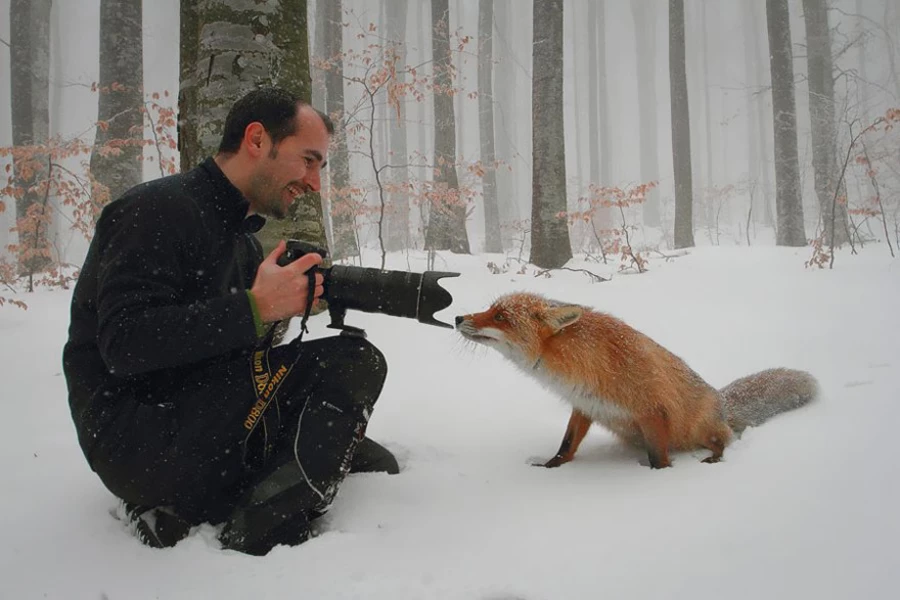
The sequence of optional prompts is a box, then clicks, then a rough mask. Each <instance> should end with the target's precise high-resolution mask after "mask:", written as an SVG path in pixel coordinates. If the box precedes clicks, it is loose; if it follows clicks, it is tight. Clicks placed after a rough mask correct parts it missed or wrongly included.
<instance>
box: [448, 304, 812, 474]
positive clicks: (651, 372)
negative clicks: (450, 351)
mask: <svg viewBox="0 0 900 600" xmlns="http://www.w3.org/2000/svg"><path fill="white" fill-rule="evenodd" d="M456 326H457V330H458V331H459V333H460V334H462V335H463V336H464V337H465V338H466V339H469V340H472V341H474V342H478V343H481V344H484V345H487V346H490V347H492V348H495V349H496V350H498V351H499V352H500V353H501V354H503V355H504V356H506V357H507V358H508V359H510V360H511V361H512V362H514V363H515V364H516V365H517V366H518V367H520V368H521V369H523V370H524V371H525V372H527V373H528V374H530V375H532V376H534V377H536V378H537V379H538V380H540V381H541V382H542V383H544V384H545V385H546V386H547V387H548V388H550V389H551V390H552V391H555V392H556V393H558V394H559V395H560V396H562V397H563V399H565V400H567V401H568V402H570V403H571V404H572V406H573V409H572V415H571V417H570V418H569V424H568V426H567V428H566V433H565V435H564V436H563V440H562V443H561V444H560V447H559V451H558V452H557V453H556V455H555V456H554V457H553V458H551V459H550V460H549V461H547V462H546V463H543V464H544V466H546V467H556V466H559V465H561V464H563V463H566V462H568V461H570V460H572V458H573V457H574V456H575V452H576V451H577V450H578V446H579V445H580V444H581V441H582V440H583V439H584V436H585V435H586V434H587V431H588V429H589V428H590V426H591V423H599V424H601V425H603V426H604V427H606V428H607V429H609V430H610V431H612V432H613V433H615V434H616V435H618V436H619V437H620V438H622V439H623V440H624V441H626V442H627V443H630V444H632V445H635V446H638V447H641V448H644V449H646V451H647V453H648V456H649V459H650V466H651V467H653V468H663V467H668V466H671V460H670V459H669V452H670V451H671V450H695V449H699V448H706V449H709V450H710V451H711V452H712V454H711V456H709V457H708V458H706V459H705V460H704V461H703V462H718V461H719V460H720V459H721V458H722V453H723V451H724V450H725V447H726V446H727V445H728V444H729V442H730V441H731V440H732V438H733V437H734V434H735V433H738V434H740V432H741V431H743V429H744V428H745V427H747V426H750V425H759V424H760V423H762V422H763V421H765V420H767V419H768V418H770V417H772V416H774V415H775V414H778V413H780V412H784V411H786V410H790V409H792V408H796V407H798V406H802V405H803V404H806V403H807V402H810V401H811V400H813V399H814V398H815V397H816V395H817V394H818V384H817V382H816V380H815V379H814V378H813V377H812V376H811V375H809V374H808V373H805V372H803V371H795V370H792V369H780V368H779V369H770V370H767V371H762V372H760V373H755V374H753V375H750V376H748V377H744V378H742V379H739V380H737V381H735V382H733V383H731V384H729V385H728V386H726V387H725V388H723V389H722V390H716V389H715V388H713V387H712V386H710V385H709V384H707V383H706V382H705V381H704V380H703V379H702V378H701V377H700V376H699V375H698V374H697V373H695V372H694V371H693V370H692V369H691V368H690V367H688V365H687V364H686V363H685V362H684V361H683V360H681V359H680V358H679V357H677V356H676V355H674V354H672V353H671V352H669V351H668V350H666V349H665V348H663V347H662V346H660V345H659V344H657V343H656V342H654V341H653V340H652V339H650V338H649V337H647V336H646V335H644V334H643V333H641V332H639V331H637V330H636V329H634V328H632V327H629V326H628V325H627V324H625V323H624V322H622V321H621V320H619V319H617V318H615V317H612V316H610V315H608V314H604V313H601V312H596V311H593V310H591V309H590V308H587V307H583V306H577V305H572V304H565V303H561V302H557V301H554V300H549V299H547V298H544V297H542V296H539V295H536V294H529V293H516V294H510V295H507V296H504V297H502V298H500V299H499V300H497V301H496V302H495V303H494V304H493V305H492V306H491V307H490V308H489V309H488V310H486V311H484V312H480V313H475V314H469V315H462V316H459V317H456Z"/></svg>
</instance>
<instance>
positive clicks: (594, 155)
mask: <svg viewBox="0 0 900 600" xmlns="http://www.w3.org/2000/svg"><path fill="white" fill-rule="evenodd" d="M605 21H606V3H605V2H603V1H602V0H601V1H595V0H591V1H590V2H589V3H588V16H587V26H588V42H587V47H588V79H589V82H590V83H589V86H588V89H589V90H590V91H589V92H588V94H589V96H588V111H589V112H588V131H590V132H591V136H590V138H589V144H588V146H589V150H588V153H589V154H590V161H591V162H590V178H591V183H592V184H593V185H598V186H611V185H612V181H610V179H611V177H612V176H611V171H612V152H611V151H610V147H609V100H608V94H607V84H606V23H605ZM593 221H594V225H595V227H596V228H597V229H599V230H601V231H602V230H606V229H609V227H610V212H609V208H607V207H603V206H598V207H596V208H595V212H594V215H593Z"/></svg>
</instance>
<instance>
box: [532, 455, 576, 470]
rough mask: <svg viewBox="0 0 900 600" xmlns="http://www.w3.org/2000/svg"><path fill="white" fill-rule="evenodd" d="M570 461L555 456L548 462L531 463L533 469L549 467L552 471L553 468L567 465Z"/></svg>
mask: <svg viewBox="0 0 900 600" xmlns="http://www.w3.org/2000/svg"><path fill="white" fill-rule="evenodd" d="M567 462H569V461H567V460H565V459H564V458H563V457H561V456H554V457H553V458H551V459H550V460H548V461H547V462H535V463H531V466H532V467H547V468H548V469H552V468H553V467H558V466H559V465H562V464H565V463H567Z"/></svg>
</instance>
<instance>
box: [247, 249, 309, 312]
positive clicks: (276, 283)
mask: <svg viewBox="0 0 900 600" xmlns="http://www.w3.org/2000/svg"><path fill="white" fill-rule="evenodd" d="M286 248H287V245H286V244H285V243H284V240H282V241H280V242H278V246H276V247H275V249H274V250H272V253H271V254H269V256H267V257H266V259H265V260H264V261H263V262H262V264H261V265H259V269H258V270H257V271H256V279H255V280H254V281H253V287H251V288H250V293H251V294H253V298H254V299H255V300H256V306H257V308H258V309H259V316H260V318H261V319H262V321H263V322H264V323H273V322H275V321H280V320H281V319H286V318H288V317H294V316H297V315H302V314H303V313H304V312H305V311H306V303H307V300H308V295H309V275H307V273H306V272H307V271H309V270H310V269H311V268H312V267H314V266H316V265H320V264H322V257H321V256H319V255H318V254H314V253H310V254H304V255H303V256H302V257H300V258H298V259H297V260H295V261H294V262H292V263H290V264H289V265H286V266H284V267H281V266H279V265H278V263H277V262H276V261H277V260H278V257H279V256H281V255H282V254H284V251H285V249H286ZM322 282H323V278H322V274H321V273H316V290H315V294H314V297H315V298H319V296H321V295H322V293H323V292H324V291H325V290H324V289H323V287H322Z"/></svg>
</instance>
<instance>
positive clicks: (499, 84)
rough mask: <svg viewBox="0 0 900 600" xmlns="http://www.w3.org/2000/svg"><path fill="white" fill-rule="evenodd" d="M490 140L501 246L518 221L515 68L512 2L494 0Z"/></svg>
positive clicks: (510, 238)
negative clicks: (497, 165)
mask: <svg viewBox="0 0 900 600" xmlns="http://www.w3.org/2000/svg"><path fill="white" fill-rule="evenodd" d="M492 6H493V9H494V34H495V36H494V40H495V43H494V44H493V45H492V48H493V50H494V55H495V57H496V64H495V65H494V97H495V100H496V102H494V140H495V148H494V149H495V151H496V154H497V160H498V161H500V162H501V163H503V166H501V167H500V169H499V170H498V171H497V198H498V204H499V206H498V210H499V212H500V223H501V229H500V232H501V233H500V236H501V238H502V245H503V246H504V247H508V246H510V245H511V244H512V233H511V228H509V227H507V228H506V229H504V228H503V224H507V225H508V224H511V223H513V222H514V221H517V220H518V219H519V218H520V211H519V198H520V197H521V196H522V193H521V191H520V189H519V181H518V174H517V172H516V166H515V165H516V154H517V152H516V139H517V138H516V125H517V121H516V118H515V105H516V102H515V100H516V87H517V79H518V73H519V66H518V65H517V63H516V59H515V55H514V51H513V48H512V46H511V43H510V39H511V36H512V35H513V27H514V25H513V6H512V0H494V2H493V3H492Z"/></svg>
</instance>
